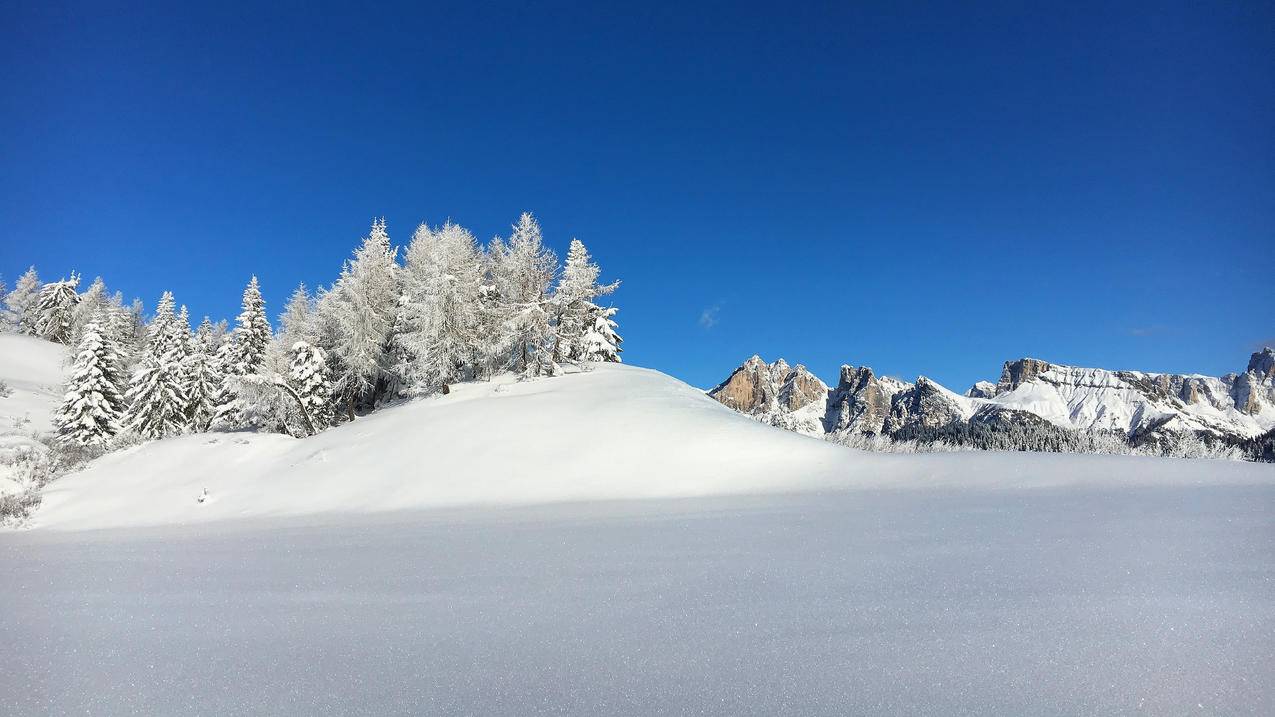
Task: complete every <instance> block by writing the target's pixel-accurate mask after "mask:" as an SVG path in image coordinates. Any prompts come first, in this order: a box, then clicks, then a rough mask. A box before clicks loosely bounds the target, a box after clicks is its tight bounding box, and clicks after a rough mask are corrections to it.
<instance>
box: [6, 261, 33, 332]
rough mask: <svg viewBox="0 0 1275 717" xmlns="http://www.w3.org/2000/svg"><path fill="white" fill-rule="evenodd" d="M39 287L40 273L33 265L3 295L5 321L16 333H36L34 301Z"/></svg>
mask: <svg viewBox="0 0 1275 717" xmlns="http://www.w3.org/2000/svg"><path fill="white" fill-rule="evenodd" d="M40 288H41V284H40V275H39V274H37V273H36V271H35V267H34V266H33V267H31V268H29V269H27V270H26V273H24V274H23V275H22V276H20V277H19V278H18V281H17V283H16V284H14V286H13V291H10V292H9V293H8V294H6V295H5V297H4V305H5V322H6V323H7V324H9V325H10V326H12V327H13V328H14V329H15V330H16V331H18V333H23V334H35V333H36V330H35V327H36V324H37V323H38V321H39V314H37V313H36V303H37V302H38V300H39V298H40Z"/></svg>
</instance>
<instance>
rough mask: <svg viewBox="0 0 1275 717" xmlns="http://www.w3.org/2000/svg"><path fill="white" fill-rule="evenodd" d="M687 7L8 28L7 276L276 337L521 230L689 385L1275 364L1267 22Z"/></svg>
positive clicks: (1135, 12) (486, 8) (288, 13)
mask: <svg viewBox="0 0 1275 717" xmlns="http://www.w3.org/2000/svg"><path fill="white" fill-rule="evenodd" d="M686 5H687V4H686V3H669V4H656V3H623V4H617V5H616V6H615V7H611V8H606V9H602V5H601V4H598V3H580V4H578V5H577V6H575V7H572V6H568V5H560V4H547V5H539V4H537V5H529V4H523V3H518V4H511V5H497V4H485V3H456V4H454V5H453V6H451V7H447V8H441V7H440V8H429V9H421V8H416V9H411V10H407V9H403V10H376V11H370V10H362V9H358V10H354V9H352V8H353V6H352V5H350V4H342V5H338V6H333V7H331V8H323V7H321V5H316V4H314V3H298V4H295V5H286V6H283V5H282V4H281V6H280V7H279V8H278V9H276V10H270V11H263V10H261V9H259V8H256V7H254V6H253V5H243V6H240V7H234V8H228V7H224V6H223V5H222V4H221V3H218V4H217V5H215V6H210V7H203V8H197V7H195V6H194V5H193V4H189V5H188V4H187V3H162V4H156V5H155V6H154V7H150V8H142V7H136V8H134V9H129V10H124V9H120V8H114V7H109V6H108V5H107V4H93V5H83V6H81V5H78V4H75V3H71V4H64V3H57V2H38V3H23V2H19V3H17V4H14V3H12V2H9V3H5V5H4V7H3V9H2V10H0V87H3V89H2V90H0V157H2V160H0V271H2V272H3V274H4V276H5V278H6V279H8V280H9V281H10V283H12V280H13V278H14V277H15V276H16V275H17V274H18V273H20V272H21V271H22V269H24V268H25V267H26V266H27V265H28V264H32V263H34V264H36V265H37V267H38V268H39V270H40V272H41V275H42V276H43V277H46V278H57V276H59V275H61V274H65V273H66V272H67V271H68V270H70V269H75V270H78V271H81V272H83V273H84V274H85V275H86V277H91V276H93V275H97V274H100V275H102V276H103V277H104V278H105V279H106V281H107V283H108V285H109V286H111V287H112V288H118V289H121V290H123V291H124V292H125V293H126V294H127V295H128V296H129V297H132V296H134V295H139V296H141V297H143V299H144V300H145V301H146V303H147V306H148V307H149V306H153V304H154V302H155V299H156V298H157V296H158V294H159V293H160V292H161V291H162V290H164V289H172V290H174V291H175V292H176V293H177V298H178V300H179V301H181V302H184V303H187V304H189V305H190V307H191V310H192V312H193V313H194V314H196V315H197V316H198V315H202V314H205V313H207V314H211V315H213V316H214V317H232V316H233V315H234V313H235V311H236V308H237V302H238V298H239V294H240V291H241V289H242V286H243V284H244V283H245V281H246V280H247V278H248V276H249V275H250V274H252V273H254V272H255V273H256V274H258V275H259V276H260V277H261V280H262V282H263V286H264V289H265V293H266V298H267V300H268V302H269V304H270V307H269V308H270V311H271V314H272V315H274V314H276V313H277V311H278V310H279V309H280V308H281V304H282V301H283V299H284V298H285V297H286V296H287V294H288V293H289V292H290V291H291V290H292V288H293V286H294V285H295V284H296V283H297V282H298V281H305V282H306V283H307V284H309V285H311V286H313V285H316V284H319V283H325V282H329V281H331V280H332V279H333V278H334V277H335V276H336V274H337V271H338V269H339V267H340V264H341V261H342V259H343V258H344V257H345V256H346V255H347V254H348V252H349V251H350V250H351V249H352V248H353V246H354V245H355V244H356V243H357V242H358V240H359V238H360V237H361V236H362V235H363V234H364V233H366V230H367V226H368V224H369V221H370V220H371V218H372V217H373V216H379V215H384V216H385V217H387V219H388V221H389V225H390V233H391V236H392V237H393V238H394V239H395V240H396V241H398V242H405V241H406V240H407V239H408V238H409V237H410V235H411V232H412V230H413V229H414V227H415V226H416V225H417V224H418V223H420V222H421V221H429V222H431V223H437V222H441V221H442V220H443V219H445V218H447V217H451V218H453V219H455V220H456V221H458V222H460V223H462V224H464V225H466V226H468V227H470V228H471V229H473V230H474V231H475V233H476V234H478V235H479V237H480V238H483V239H486V238H488V237H490V236H492V235H493V234H496V233H504V232H507V230H508V226H509V224H510V223H512V222H513V221H514V220H515V219H516V218H517V215H518V213H519V212H520V211H523V210H531V211H533V212H535V213H536V214H537V216H538V217H539V218H540V220H541V223H542V225H543V226H544V229H545V232H546V236H547V238H548V240H549V242H550V243H551V244H552V245H553V246H554V247H555V248H556V249H557V250H558V251H559V253H565V249H566V245H567V242H568V241H569V240H570V239H571V237H573V236H575V237H578V238H580V239H581V240H583V241H584V242H585V243H586V244H587V245H588V246H589V248H590V249H591V250H592V251H593V253H594V254H595V255H596V256H597V257H598V258H599V259H600V261H601V263H602V266H603V269H604V272H605V276H607V277H612V278H621V279H623V280H624V285H623V287H622V288H621V290H620V292H619V293H618V294H617V295H616V304H617V305H618V306H620V307H621V312H620V314H619V315H618V317H617V318H618V319H619V320H620V328H621V331H622V333H623V334H624V336H625V338H626V339H627V342H626V344H625V348H626V349H627V352H626V354H625V358H626V359H627V360H628V361H629V362H631V363H635V364H639V365H643V366H651V367H655V368H659V369H661V370H664V371H666V372H669V373H671V374H673V375H675V376H678V377H680V378H683V379H685V380H687V381H689V382H691V383H694V384H696V385H700V386H710V385H712V384H714V383H716V382H717V381H718V380H720V379H721V378H722V377H724V376H725V375H726V374H727V373H728V372H729V371H730V370H731V369H732V368H733V367H734V366H735V365H737V364H738V363H739V362H741V361H742V360H743V359H745V358H747V357H748V356H749V355H751V354H752V353H754V352H757V353H760V354H762V355H763V356H765V357H766V358H768V359H772V360H773V359H775V358H777V357H779V356H784V357H785V358H787V359H788V360H789V361H790V362H804V363H806V364H807V365H808V366H810V367H811V369H812V370H814V371H815V372H816V373H818V374H820V375H822V376H823V377H824V378H825V379H828V380H835V377H836V371H837V366H839V365H840V364H841V363H844V362H849V363H855V364H868V365H871V366H873V367H875V368H876V369H877V370H878V372H880V373H885V374H892V375H897V376H901V377H904V378H909V379H910V378H913V377H915V376H916V375H917V374H925V375H928V376H931V377H933V378H935V379H937V380H939V381H942V382H944V383H946V384H948V385H949V386H951V387H952V388H954V389H957V390H961V389H964V388H965V387H966V386H967V385H968V384H970V383H971V382H973V381H974V380H976V379H980V378H993V379H994V378H995V376H996V375H997V373H998V372H999V368H1000V364H1001V362H1002V361H1004V360H1005V359H1008V358H1014V357H1019V356H1024V355H1032V356H1039V357H1042V358H1046V359H1049V360H1053V361H1057V362H1069V363H1077V364H1083V365H1098V366H1106V367H1112V368H1141V369H1146V370H1155V371H1183V372H1201V373H1211V374H1220V373H1222V372H1226V371H1231V370H1242V369H1243V367H1244V362H1245V361H1246V360H1247V356H1248V354H1249V352H1251V351H1252V350H1254V348H1255V347H1256V346H1257V345H1258V344H1259V343H1262V342H1275V42H1273V41H1272V34H1271V33H1272V28H1273V27H1275V5H1272V4H1271V3H1269V2H1257V3H1248V4H1245V3H1240V4H1232V3H1197V2H1192V3H1174V2H1168V3H1159V2H1158V3H1152V4H1148V5H1145V6H1138V5H1137V4H1135V3H1124V2H1120V3H1098V4H1076V3H1057V2H1051V3H1040V4H1031V3H1018V2H1010V3H1003V4H1001V3H997V4H987V5H983V6H982V8H981V9H976V10H971V9H969V8H968V7H963V8H957V7H955V6H957V5H969V4H967V3H936V4H933V5H930V4H910V3H871V4H869V3H860V4H855V3H826V4H818V5H815V4H811V5H803V6H792V7H789V6H787V5H785V4H782V3H781V4H775V3H765V4H757V5H754V6H748V5H747V4H746V3H736V2H731V3H721V4H715V5H701V6H700V7H698V8H689V7H686ZM856 5H857V6H856ZM879 6H885V7H879Z"/></svg>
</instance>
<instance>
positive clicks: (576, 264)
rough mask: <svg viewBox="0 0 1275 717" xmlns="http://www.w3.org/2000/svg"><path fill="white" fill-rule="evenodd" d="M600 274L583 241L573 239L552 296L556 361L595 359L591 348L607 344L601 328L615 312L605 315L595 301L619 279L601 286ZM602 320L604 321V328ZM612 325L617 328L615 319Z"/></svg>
mask: <svg viewBox="0 0 1275 717" xmlns="http://www.w3.org/2000/svg"><path fill="white" fill-rule="evenodd" d="M600 274H601V269H600V268H599V267H598V265H597V264H595V263H594V262H593V259H592V258H591V257H590V256H589V252H588V250H587V249H585V247H584V243H583V242H581V241H580V240H579V239H572V240H571V248H570V250H569V251H568V252H567V263H566V266H565V267H564V268H563V270H562V278H561V279H560V280H559V282H558V288H557V290H556V291H554V296H553V303H554V308H555V312H556V316H557V320H556V321H555V323H554V330H555V334H556V338H557V340H556V343H555V350H554V359H555V360H567V361H584V360H592V359H590V357H591V356H592V355H593V353H592V352H591V347H592V348H597V347H598V342H599V341H602V342H603V343H605V340H604V339H605V337H604V336H602V335H601V334H600V333H598V329H599V328H603V329H605V328H608V326H607V323H606V322H607V321H609V317H610V316H611V315H613V314H614V313H615V312H614V311H611V312H610V314H607V316H606V317H602V314H603V313H604V311H606V310H605V309H603V308H602V307H599V306H598V305H597V304H595V303H594V299H596V298H597V297H599V296H605V295H607V294H610V293H612V292H613V291H615V290H616V288H617V287H618V286H619V285H620V282H618V281H615V282H612V283H610V284H606V285H599V284H598V276H599V275H600ZM599 320H602V325H601V327H600V326H599ZM610 327H614V323H613V322H612V323H611V324H610ZM617 338H618V337H617ZM612 349H614V350H613V351H611V352H610V354H611V355H614V354H615V353H618V345H617V346H612ZM604 353H605V351H604ZM609 360H618V358H613V359H609Z"/></svg>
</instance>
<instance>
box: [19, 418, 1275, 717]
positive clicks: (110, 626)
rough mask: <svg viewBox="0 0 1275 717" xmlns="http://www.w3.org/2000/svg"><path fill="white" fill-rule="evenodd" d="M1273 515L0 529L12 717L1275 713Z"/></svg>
mask: <svg viewBox="0 0 1275 717" xmlns="http://www.w3.org/2000/svg"><path fill="white" fill-rule="evenodd" d="M770 430H777V429H770ZM1197 463H1204V464H1206V465H1205V468H1206V469H1207V462H1205V461H1197ZM1116 465H1118V464H1113V463H1109V464H1106V466H1105V467H1106V468H1108V469H1110V468H1111V467H1113V466H1116ZM1126 465H1127V464H1126ZM1090 467H1091V468H1092V467H1094V466H1090ZM1077 468H1083V466H1077ZM1207 473H1208V472H1207V470H1204V471H1202V472H1200V473H1199V475H1200V477H1201V478H1206V477H1207ZM1111 477H1113V478H1115V476H1111ZM1273 514H1275V492H1273V491H1272V490H1271V488H1270V487H1269V486H1213V485H1200V486H1177V487H1167V486H1159V487H1154V488H1148V487H1136V488H1131V487H1119V488H1099V487H1087V486H1072V487H1068V488H1062V489H1040V490H1022V491H1010V490H998V491H983V490H951V489H933V490H911V491H891V490H858V491H834V492H827V493H806V494H794V495H761V496H747V497H708V498H690V499H678V500H667V499H666V500H654V501H619V502H612V503H572V504H560V505H553V506H535V507H516V508H493V507H487V508H481V509H478V508H466V509H457V510H439V511H423V512H416V513H404V514H393V515H389V514H382V515H363V516H353V515H350V516H340V517H338V516H327V517H325V518H323V519H315V518H310V519H273V520H264V521H263V520H253V521H246V522H243V523H215V524H214V523H209V524H203V525H195V526H187V527H173V526H169V527H163V528H150V529H130V530H115V531H98V532H94V531H88V532H62V531H44V530H32V531H24V532H10V533H6V534H0V574H3V575H4V576H5V577H4V579H3V580H0V605H3V606H4V609H3V610H0V642H2V643H3V645H4V649H0V691H2V692H3V694H4V695H5V697H4V699H3V700H0V714H14V715H31V714H163V715H176V714H206V715H251V714H297V715H314V714H367V715H373V714H375V715H387V714H483V715H486V714H492V715H497V714H498V715H528V714H580V715H599V714H607V715H610V714H720V715H739V714H758V715H774V714H794V715H813V714H824V715H845V714H874V715H875V714H931V715H961V714H1003V715H1046V714H1048V715H1057V714H1102V715H1110V714H1148V715H1181V714H1225V715H1270V714H1275V667H1272V666H1273V665H1275V600H1273V599H1272V594H1271V575H1273V574H1275V549H1273V548H1275V545H1273V543H1275V536H1273V534H1272V524H1271V516H1272V515H1273Z"/></svg>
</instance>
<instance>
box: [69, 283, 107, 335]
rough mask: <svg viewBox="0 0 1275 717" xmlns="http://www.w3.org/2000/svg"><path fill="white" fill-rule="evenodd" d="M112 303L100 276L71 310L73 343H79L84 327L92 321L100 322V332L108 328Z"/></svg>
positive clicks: (81, 295)
mask: <svg viewBox="0 0 1275 717" xmlns="http://www.w3.org/2000/svg"><path fill="white" fill-rule="evenodd" d="M110 302H111V298H110V297H109V296H107V294H106V282H104V281H102V277H100V276H99V277H97V278H95V279H94V280H93V283H92V284H90V285H89V288H88V289H87V290H86V291H85V292H84V293H83V294H80V298H79V301H77V302H76V304H75V308H73V309H72V310H71V343H73V344H78V343H79V341H80V336H81V334H83V333H84V327H85V326H88V324H89V322H91V321H94V320H96V321H98V322H99V325H98V330H99V332H101V331H104V330H105V329H106V328H107V327H106V326H104V324H106V323H107V322H108V321H109V318H108V314H107V313H106V312H107V310H108V309H109V308H110Z"/></svg>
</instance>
